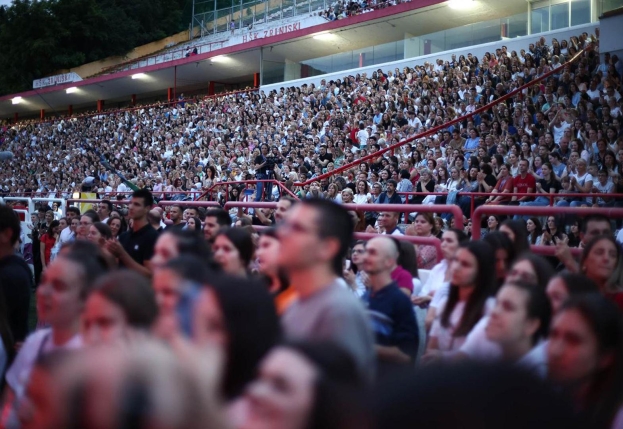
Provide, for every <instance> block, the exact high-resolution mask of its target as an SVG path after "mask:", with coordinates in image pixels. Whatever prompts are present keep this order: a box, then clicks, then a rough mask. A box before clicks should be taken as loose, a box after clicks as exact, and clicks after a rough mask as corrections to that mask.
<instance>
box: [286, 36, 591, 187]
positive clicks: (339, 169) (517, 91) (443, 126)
mask: <svg viewBox="0 0 623 429" xmlns="http://www.w3.org/2000/svg"><path fill="white" fill-rule="evenodd" d="M592 49H593V46H592V44H591V45H589V46H587V47H586V48H584V49H582V50H581V51H580V52H578V53H577V54H575V56H573V58H571V59H569V61H568V62H567V63H566V64H570V63H572V62H574V61H577V60H578V59H579V58H581V57H582V55H584V53H585V52H588V51H589V50H592ZM556 73H560V71H559V70H558V69H552V70H550V71H549V72H547V73H545V74H543V75H542V76H541V77H538V78H535V79H534V80H532V81H530V82H528V83H526V84H524V85H522V86H520V87H519V88H516V89H514V90H513V91H511V92H509V93H508V94H505V95H503V96H501V97H500V98H497V99H495V100H493V101H492V102H490V103H488V104H486V105H484V106H483V107H480V108H478V109H476V110H474V111H473V112H471V113H468V114H466V115H463V116H460V117H458V118H456V119H452V120H450V121H448V122H446V123H444V124H441V125H438V126H435V127H433V128H431V129H429V130H427V131H424V132H423V133H420V134H417V135H415V136H413V137H409V138H407V139H404V140H402V141H400V142H398V143H396V144H393V145H390V146H388V147H386V148H385V149H381V150H379V151H377V152H374V153H371V154H368V155H366V156H364V157H363V158H360V159H358V160H355V161H353V162H351V163H350V164H345V165H342V166H341V167H337V168H336V169H335V170H333V171H331V172H329V173H324V174H321V175H320V176H317V177H314V178H312V179H309V180H307V181H306V182H303V183H296V184H295V185H296V186H304V185H309V184H311V183H312V182H315V181H319V180H321V179H325V178H328V177H331V176H333V175H335V174H338V173H341V172H342V171H345V170H348V169H351V168H353V167H355V166H356V165H359V164H361V163H362V162H365V161H368V160H370V159H373V158H377V157H378V156H380V155H382V154H384V153H385V152H389V151H393V150H395V149H397V148H399V147H400V146H403V145H405V144H407V143H410V142H412V141H414V140H417V139H421V138H424V137H427V136H429V135H431V134H434V133H436V132H438V131H441V130H444V129H446V128H448V127H449V126H450V125H454V124H457V123H459V122H463V121H465V120H467V119H470V118H471V117H472V116H474V115H477V114H480V113H483V112H486V111H487V110H489V109H491V108H492V107H493V106H495V105H497V104H500V103H501V102H503V101H506V100H508V99H509V98H512V97H514V96H516V95H518V94H521V92H522V91H524V90H526V89H528V88H530V87H531V86H534V85H536V84H537V83H539V82H541V81H543V80H545V79H547V78H548V77H550V76H552V75H554V74H556ZM477 149H478V148H475V149H474V150H477Z"/></svg>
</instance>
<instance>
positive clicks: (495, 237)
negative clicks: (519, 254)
mask: <svg viewBox="0 0 623 429" xmlns="http://www.w3.org/2000/svg"><path fill="white" fill-rule="evenodd" d="M482 241H484V242H485V243H488V244H489V245H490V246H491V248H492V249H493V255H494V257H495V253H496V252H497V251H498V250H500V249H502V250H504V251H506V255H507V257H506V266H507V268H509V267H510V266H511V264H512V263H513V261H514V260H515V256H516V255H515V247H514V246H513V242H512V241H511V239H510V238H508V235H506V234H504V233H503V232H500V231H493V232H490V233H489V234H487V235H486V236H485V237H484V238H483V239H482ZM495 259H496V258H494V259H493V260H495ZM503 282H504V279H503V278H502V279H497V283H498V287H499V286H501V285H502V283H503ZM495 292H496V291H491V293H495Z"/></svg>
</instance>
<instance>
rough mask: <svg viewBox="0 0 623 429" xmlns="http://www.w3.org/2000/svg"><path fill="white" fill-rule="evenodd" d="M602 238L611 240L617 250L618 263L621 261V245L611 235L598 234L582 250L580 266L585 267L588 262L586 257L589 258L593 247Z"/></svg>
mask: <svg viewBox="0 0 623 429" xmlns="http://www.w3.org/2000/svg"><path fill="white" fill-rule="evenodd" d="M602 240H606V241H609V242H610V243H612V244H613V245H614V248H615V249H616V251H617V265H618V264H619V263H620V262H619V260H620V256H621V245H620V244H619V243H618V242H617V241H616V240H615V239H614V237H612V236H611V235H598V236H597V237H595V238H593V239H592V240H591V241H589V242H588V243H586V247H584V251H583V252H582V256H581V257H580V267H584V263H585V262H586V258H588V255H589V253H591V250H593V247H595V245H596V244H597V243H599V242H600V241H602Z"/></svg>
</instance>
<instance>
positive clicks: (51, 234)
mask: <svg viewBox="0 0 623 429" xmlns="http://www.w3.org/2000/svg"><path fill="white" fill-rule="evenodd" d="M60 224H61V223H60V222H59V221H57V220H53V221H52V222H50V226H48V230H47V231H46V234H48V237H54V228H56V227H57V226H59V225H60Z"/></svg>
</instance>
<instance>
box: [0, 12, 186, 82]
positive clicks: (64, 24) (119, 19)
mask: <svg viewBox="0 0 623 429" xmlns="http://www.w3.org/2000/svg"><path fill="white" fill-rule="evenodd" d="M189 1H191V0H14V2H13V4H12V5H11V6H9V7H6V6H3V7H0V46H2V47H3V49H1V50H0V67H2V73H0V94H7V93H14V92H20V91H24V90H28V89H31V88H32V81H33V80H34V79H39V78H41V77H44V76H49V75H51V74H54V73H55V72H56V71H57V70H59V69H67V68H71V67H76V66H79V65H81V64H84V63H87V62H91V61H96V60H100V59H103V58H106V57H108V56H111V55H123V54H125V53H127V52H129V51H130V50H131V49H133V48H134V47H136V46H139V45H142V44H145V43H149V42H152V41H155V40H159V39H162V38H164V37H166V36H169V35H171V34H174V33H177V32H179V31H181V30H183V29H185V28H187V25H188V23H187V22H182V16H183V14H184V12H185V10H186V9H187V3H188V2H189Z"/></svg>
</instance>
